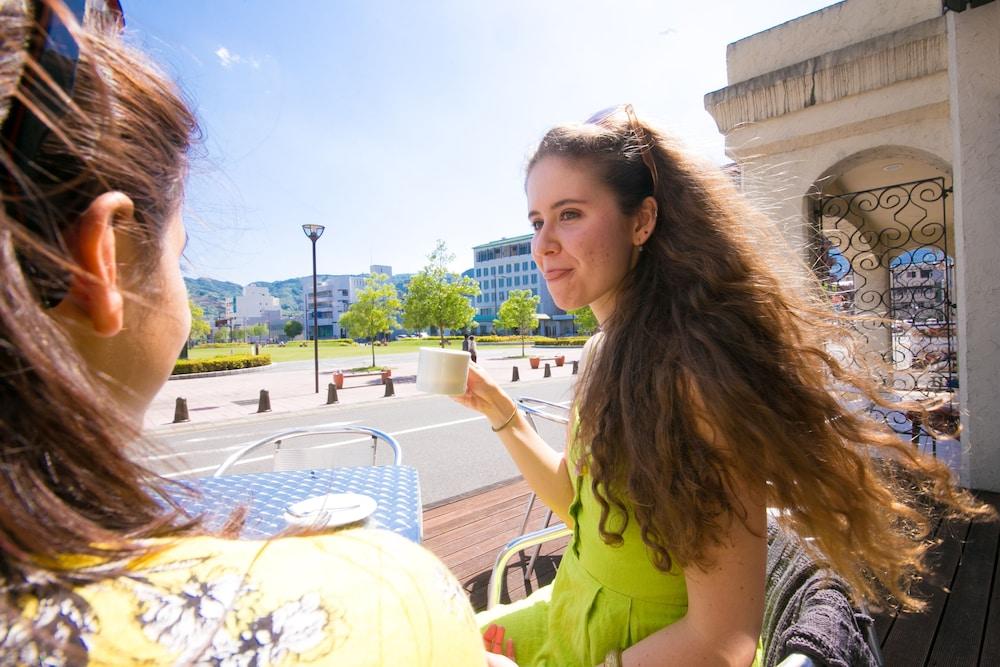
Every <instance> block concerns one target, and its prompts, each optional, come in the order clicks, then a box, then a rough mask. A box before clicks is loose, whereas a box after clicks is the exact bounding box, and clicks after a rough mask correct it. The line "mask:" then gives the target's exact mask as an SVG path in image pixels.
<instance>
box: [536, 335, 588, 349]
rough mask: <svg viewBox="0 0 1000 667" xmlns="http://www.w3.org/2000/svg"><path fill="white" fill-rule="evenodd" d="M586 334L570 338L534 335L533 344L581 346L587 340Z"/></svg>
mask: <svg viewBox="0 0 1000 667" xmlns="http://www.w3.org/2000/svg"><path fill="white" fill-rule="evenodd" d="M587 339H588V336H573V337H571V338H545V337H544V336H535V345H544V346H545V347H582V346H583V344H584V343H586V342H587Z"/></svg>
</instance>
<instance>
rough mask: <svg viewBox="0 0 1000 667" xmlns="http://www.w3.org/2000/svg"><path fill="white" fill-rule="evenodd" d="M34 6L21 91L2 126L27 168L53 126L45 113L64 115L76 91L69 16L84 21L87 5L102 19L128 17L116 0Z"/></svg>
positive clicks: (8, 147) (36, 0)
mask: <svg viewBox="0 0 1000 667" xmlns="http://www.w3.org/2000/svg"><path fill="white" fill-rule="evenodd" d="M30 6H31V11H32V16H33V18H34V21H33V24H32V28H31V32H30V34H29V36H28V43H27V46H26V48H25V51H26V53H27V56H28V58H27V60H26V62H25V65H24V71H23V73H22V75H21V82H20V90H21V92H20V94H17V95H14V96H13V97H12V98H11V106H10V111H9V113H8V114H7V118H6V119H5V120H4V122H3V129H2V137H3V149H4V150H5V151H6V152H7V154H8V155H10V157H11V160H12V162H13V164H14V165H15V166H16V167H17V168H18V169H19V170H21V171H22V172H24V173H29V172H31V171H34V170H35V158H36V157H37V156H38V151H39V149H40V148H41V146H42V142H44V141H45V138H46V137H47V136H48V133H49V131H50V130H49V126H48V125H47V124H46V123H45V122H44V121H43V120H42V117H43V116H45V117H48V118H51V119H57V118H61V117H62V116H64V115H65V114H66V110H67V108H68V107H69V100H70V98H71V97H72V94H73V86H74V84H75V82H76V68H77V64H78V62H79V60H80V47H79V45H78V44H77V42H76V40H75V39H74V38H73V35H72V33H71V32H70V30H69V28H68V27H67V20H69V19H70V18H72V19H73V20H74V21H75V22H76V23H77V24H79V25H82V24H83V22H84V18H85V16H86V14H87V10H88V8H89V9H90V11H91V12H95V13H99V14H101V19H102V20H107V21H112V22H114V23H116V24H117V25H118V26H119V27H121V26H124V23H125V20H124V16H123V14H122V8H121V4H120V3H119V2H118V0H102V1H100V2H94V1H93V0H64V1H63V2H58V0H51V2H46V1H45V0H32V1H31V2H30Z"/></svg>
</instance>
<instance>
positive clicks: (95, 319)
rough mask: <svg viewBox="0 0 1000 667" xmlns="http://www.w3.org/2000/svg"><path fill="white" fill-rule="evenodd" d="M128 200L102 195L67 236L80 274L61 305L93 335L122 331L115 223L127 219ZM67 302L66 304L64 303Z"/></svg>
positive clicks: (130, 208)
mask: <svg viewBox="0 0 1000 667" xmlns="http://www.w3.org/2000/svg"><path fill="white" fill-rule="evenodd" d="M133 212H134V206H133V204H132V200H131V199H129V198H128V197H127V196H126V195H124V194H122V193H121V192H105V193H104V194H102V195H100V196H99V197H97V198H96V199H94V201H92V202H91V203H90V206H88V207H87V210H86V211H84V212H83V215H81V216H80V219H79V221H78V222H77V226H76V229H75V230H74V231H73V233H72V234H69V235H68V236H67V243H68V244H69V250H70V252H71V253H72V254H73V258H74V259H75V260H76V263H77V266H79V268H80V271H79V272H76V273H74V274H73V278H72V280H71V282H70V287H69V294H68V295H67V297H66V299H65V300H64V302H63V304H60V306H63V305H64V304H65V305H66V306H67V307H69V308H73V309H74V310H76V311H77V313H76V314H77V317H78V318H79V319H83V320H85V321H89V322H90V324H91V326H92V328H93V333H95V334H97V335H98V336H101V337H110V336H114V335H116V334H117V333H118V332H119V331H121V329H122V321H123V309H124V305H123V298H122V291H121V287H120V285H119V283H118V254H117V251H116V248H115V228H114V223H115V220H122V219H126V220H127V219H130V218H131V217H132V214H133ZM67 302H68V303H67Z"/></svg>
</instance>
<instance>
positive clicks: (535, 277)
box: [531, 273, 538, 293]
mask: <svg viewBox="0 0 1000 667" xmlns="http://www.w3.org/2000/svg"><path fill="white" fill-rule="evenodd" d="M531 284H532V285H537V284H538V274H537V273H532V274H531ZM536 293H537V292H536Z"/></svg>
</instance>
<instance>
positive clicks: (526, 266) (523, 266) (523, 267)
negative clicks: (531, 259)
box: [521, 262, 528, 271]
mask: <svg viewBox="0 0 1000 667" xmlns="http://www.w3.org/2000/svg"><path fill="white" fill-rule="evenodd" d="M521 270H522V271H527V270H528V263H527V262H521Z"/></svg>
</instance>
